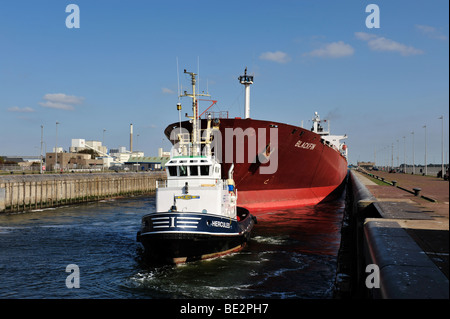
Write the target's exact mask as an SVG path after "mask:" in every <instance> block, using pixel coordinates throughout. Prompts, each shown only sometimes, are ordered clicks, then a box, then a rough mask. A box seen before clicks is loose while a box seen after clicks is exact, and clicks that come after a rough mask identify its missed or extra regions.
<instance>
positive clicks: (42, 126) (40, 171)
mask: <svg viewBox="0 0 450 319" xmlns="http://www.w3.org/2000/svg"><path fill="white" fill-rule="evenodd" d="M43 137H44V125H41V161H40V165H39V166H40V168H39V173H40V174H42V173H43V170H42V144H43V143H44V141H43Z"/></svg>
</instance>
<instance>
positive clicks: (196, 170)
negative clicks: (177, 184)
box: [189, 166, 198, 176]
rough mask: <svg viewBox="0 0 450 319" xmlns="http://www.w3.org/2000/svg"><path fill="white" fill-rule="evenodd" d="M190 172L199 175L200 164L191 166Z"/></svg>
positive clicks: (192, 174)
mask: <svg viewBox="0 0 450 319" xmlns="http://www.w3.org/2000/svg"><path fill="white" fill-rule="evenodd" d="M189 174H190V175H191V176H198V166H189Z"/></svg>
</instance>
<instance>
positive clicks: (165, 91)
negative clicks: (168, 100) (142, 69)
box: [161, 88, 175, 94]
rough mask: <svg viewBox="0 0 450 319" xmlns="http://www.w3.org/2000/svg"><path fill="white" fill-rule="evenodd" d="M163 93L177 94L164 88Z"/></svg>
mask: <svg viewBox="0 0 450 319" xmlns="http://www.w3.org/2000/svg"><path fill="white" fill-rule="evenodd" d="M161 91H162V92H163V94H175V92H174V91H173V90H171V89H169V88H162V89H161Z"/></svg>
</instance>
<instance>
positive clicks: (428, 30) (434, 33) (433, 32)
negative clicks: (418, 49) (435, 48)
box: [416, 24, 448, 41]
mask: <svg viewBox="0 0 450 319" xmlns="http://www.w3.org/2000/svg"><path fill="white" fill-rule="evenodd" d="M416 29H417V30H419V31H420V32H421V33H423V34H425V35H426V36H429V37H430V38H433V39H439V40H444V41H447V40H448V36H446V35H444V34H442V33H441V32H440V31H439V30H437V29H436V28H434V27H431V26H428V25H420V24H416Z"/></svg>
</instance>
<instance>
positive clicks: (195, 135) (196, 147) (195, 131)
mask: <svg viewBox="0 0 450 319" xmlns="http://www.w3.org/2000/svg"><path fill="white" fill-rule="evenodd" d="M184 73H186V74H189V75H190V76H191V83H192V93H191V94H189V93H187V92H186V91H184V94H183V95H181V96H189V97H191V98H192V112H193V116H192V117H190V116H188V117H189V118H191V119H192V155H193V156H198V155H200V144H201V141H200V127H199V123H198V120H199V116H198V102H197V96H210V95H209V94H205V93H201V94H197V93H196V92H195V84H196V79H195V77H196V75H197V74H195V73H193V72H187V71H186V70H184Z"/></svg>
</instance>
